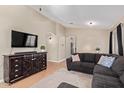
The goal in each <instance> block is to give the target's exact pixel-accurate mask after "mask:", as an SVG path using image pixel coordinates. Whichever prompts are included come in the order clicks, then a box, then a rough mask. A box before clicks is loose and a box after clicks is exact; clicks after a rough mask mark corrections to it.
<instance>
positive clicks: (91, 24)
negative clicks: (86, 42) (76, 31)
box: [86, 21, 97, 26]
mask: <svg viewBox="0 0 124 93" xmlns="http://www.w3.org/2000/svg"><path fill="white" fill-rule="evenodd" d="M86 25H88V26H94V25H97V22H95V21H88V22H87V23H86Z"/></svg>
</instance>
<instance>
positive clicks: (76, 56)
mask: <svg viewBox="0 0 124 93" xmlns="http://www.w3.org/2000/svg"><path fill="white" fill-rule="evenodd" d="M72 61H73V62H75V61H80V58H79V55H78V54H76V55H72Z"/></svg>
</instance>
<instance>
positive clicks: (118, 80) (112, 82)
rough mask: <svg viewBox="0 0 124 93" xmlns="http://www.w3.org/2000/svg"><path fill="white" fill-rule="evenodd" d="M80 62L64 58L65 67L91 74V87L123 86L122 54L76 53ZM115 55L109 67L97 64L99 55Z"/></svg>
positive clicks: (123, 59)
mask: <svg viewBox="0 0 124 93" xmlns="http://www.w3.org/2000/svg"><path fill="white" fill-rule="evenodd" d="M78 54H79V57H80V62H72V58H71V57H70V58H67V59H66V64H67V69H68V70H74V71H80V72H83V73H88V74H93V80H92V87H93V88H123V87H124V56H118V55H114V54H97V53H78ZM102 55H104V56H114V57H116V59H115V61H114V63H113V65H112V67H111V68H107V67H105V66H102V65H99V64H97V62H98V61H99V59H100V57H101V56H102Z"/></svg>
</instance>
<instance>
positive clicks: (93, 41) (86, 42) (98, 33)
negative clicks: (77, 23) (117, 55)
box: [66, 28, 109, 53]
mask: <svg viewBox="0 0 124 93" xmlns="http://www.w3.org/2000/svg"><path fill="white" fill-rule="evenodd" d="M66 31H67V33H66V36H75V37H76V38H77V40H76V46H77V52H90V53H91V52H92V53H95V52H96V51H95V49H96V48H97V47H99V48H100V49H101V51H100V52H101V53H108V47H109V31H106V30H90V29H89V30H86V29H78V28H75V29H70V28H67V29H66Z"/></svg>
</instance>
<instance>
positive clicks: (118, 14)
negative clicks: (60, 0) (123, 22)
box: [31, 5, 124, 29]
mask: <svg viewBox="0 0 124 93" xmlns="http://www.w3.org/2000/svg"><path fill="white" fill-rule="evenodd" d="M31 7H32V8H34V9H35V10H36V11H38V12H40V13H41V14H43V15H45V16H47V17H48V18H50V19H52V20H54V21H56V22H59V23H61V24H63V25H64V26H66V27H81V28H85V29H87V28H92V29H110V28H111V27H112V26H113V25H114V24H116V23H118V22H119V21H120V19H122V18H123V17H124V6H119V5H118V6H117V5H116V6H114V5H113V6H112V5H108V6H107V5H104V6H102V5H99V6H98V5H35V6H31ZM39 8H42V11H39ZM89 21H93V22H95V24H96V25H94V26H92V27H91V26H89V25H87V23H88V22H89ZM70 23H73V24H70Z"/></svg>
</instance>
